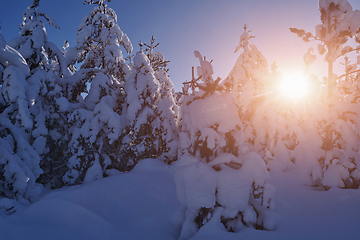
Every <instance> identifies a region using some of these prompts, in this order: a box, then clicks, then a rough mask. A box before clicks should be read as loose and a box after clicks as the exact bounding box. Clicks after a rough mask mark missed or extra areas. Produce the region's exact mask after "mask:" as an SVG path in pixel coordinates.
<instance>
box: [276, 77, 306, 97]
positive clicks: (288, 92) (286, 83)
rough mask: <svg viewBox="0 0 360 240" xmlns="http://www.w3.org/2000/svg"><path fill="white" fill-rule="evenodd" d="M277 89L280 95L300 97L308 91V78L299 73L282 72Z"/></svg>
mask: <svg viewBox="0 0 360 240" xmlns="http://www.w3.org/2000/svg"><path fill="white" fill-rule="evenodd" d="M279 90H280V92H281V95H282V96H284V97H285V98H287V99H292V100H299V99H302V98H304V97H307V96H308V94H309V93H310V84H309V79H308V77H307V76H306V75H304V74H301V73H296V72H289V73H284V74H283V77H282V79H281V81H280V85H279Z"/></svg>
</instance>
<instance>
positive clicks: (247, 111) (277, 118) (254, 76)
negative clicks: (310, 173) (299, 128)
mask: <svg viewBox="0 0 360 240" xmlns="http://www.w3.org/2000/svg"><path fill="white" fill-rule="evenodd" d="M251 33H252V32H251V31H248V30H247V26H246V25H245V26H244V33H243V34H242V35H241V36H240V42H239V45H238V47H237V48H236V50H235V52H237V51H240V52H241V53H240V56H239V58H238V60H237V62H236V63H235V65H234V67H233V69H232V70H231V72H230V74H229V75H228V77H227V78H226V79H225V80H224V81H223V83H222V85H223V86H224V89H225V91H226V92H229V93H230V94H232V95H233V97H234V98H236V99H238V101H237V103H236V105H237V106H238V107H239V117H240V119H241V121H242V122H243V126H244V127H243V128H244V130H243V131H244V138H245V144H246V145H247V147H248V148H249V149H250V150H251V151H255V152H257V153H258V154H260V156H261V157H263V158H264V159H265V161H266V163H267V167H268V168H270V169H273V168H277V169H279V170H285V169H288V168H291V166H292V165H293V163H292V162H291V156H290V151H291V148H293V147H294V146H295V145H296V140H295V139H294V136H295V135H294V129H293V128H294V126H293V124H292V123H291V121H290V118H291V117H292V116H291V112H290V108H289V107H288V106H287V105H286V104H284V99H283V98H281V94H280V93H279V89H278V85H279V83H280V79H281V73H280V72H278V71H277V66H276V65H275V63H274V64H272V73H270V72H269V69H268V63H267V60H266V58H265V57H264V55H263V54H262V53H261V51H259V50H258V48H257V47H256V46H255V45H254V44H251V41H250V40H251V39H252V38H254V36H252V35H251Z"/></svg>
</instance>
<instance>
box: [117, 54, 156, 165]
mask: <svg viewBox="0 0 360 240" xmlns="http://www.w3.org/2000/svg"><path fill="white" fill-rule="evenodd" d="M125 91H126V94H127V97H126V103H127V110H126V113H127V120H128V121H129V125H128V127H127V130H126V135H125V136H124V138H123V140H122V144H121V147H120V150H119V155H118V162H119V169H121V170H122V171H128V170H131V169H132V168H133V167H134V166H135V165H136V164H137V163H138V162H139V161H140V160H141V159H144V158H156V157H158V156H159V152H158V150H159V144H160V142H159V136H158V134H159V132H158V129H157V128H158V127H159V124H160V122H159V117H158V116H157V115H156V105H157V101H158V99H159V97H160V83H159V81H158V80H157V79H156V78H155V76H154V70H153V68H152V66H151V64H150V61H149V59H148V57H147V56H146V55H145V54H144V52H143V51H142V50H140V51H139V52H137V53H136V55H135V57H134V59H133V67H132V74H131V76H130V77H129V78H128V79H127V82H126V85H125Z"/></svg>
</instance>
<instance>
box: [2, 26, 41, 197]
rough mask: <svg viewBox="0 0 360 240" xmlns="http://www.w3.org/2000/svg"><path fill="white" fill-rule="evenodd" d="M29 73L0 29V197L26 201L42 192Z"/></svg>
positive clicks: (20, 57)
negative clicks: (31, 136)
mask: <svg viewBox="0 0 360 240" xmlns="http://www.w3.org/2000/svg"><path fill="white" fill-rule="evenodd" d="M29 75H30V71H29V67H28V65H27V64H26V62H25V59H24V58H23V57H22V56H21V55H20V54H19V52H17V51H16V50H15V49H13V48H12V47H10V46H9V45H7V44H6V42H5V39H4V37H3V36H2V34H1V32H0V90H1V98H0V151H1V154H0V198H3V197H7V198H13V199H16V200H18V201H20V202H23V203H24V199H26V200H30V201H34V200H36V198H37V196H38V195H39V194H40V193H41V189H40V188H39V187H38V186H37V185H36V183H35V181H36V179H37V178H38V177H39V175H40V174H41V173H42V171H41V169H40V166H39V163H40V157H39V154H38V153H37V152H36V151H35V150H34V149H33V147H32V146H31V145H30V144H29V142H28V140H29V134H28V132H29V131H31V128H32V126H33V120H32V117H31V115H30V112H29V108H28V105H29V104H28V101H27V96H26V92H27V90H29V85H28V83H27V82H26V78H27V77H28V76H29Z"/></svg>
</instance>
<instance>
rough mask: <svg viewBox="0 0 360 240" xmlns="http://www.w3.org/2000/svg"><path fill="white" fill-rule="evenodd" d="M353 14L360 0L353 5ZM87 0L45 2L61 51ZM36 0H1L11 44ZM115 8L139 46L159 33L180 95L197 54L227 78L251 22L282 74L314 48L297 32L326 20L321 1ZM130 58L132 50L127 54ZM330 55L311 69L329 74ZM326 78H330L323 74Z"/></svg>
mask: <svg viewBox="0 0 360 240" xmlns="http://www.w3.org/2000/svg"><path fill="white" fill-rule="evenodd" d="M348 1H349V3H350V4H351V5H352V7H353V9H360V1H358V0H348ZM83 2H84V1H83V0H57V1H55V0H51V1H50V0H41V1H40V11H41V12H46V13H48V14H49V15H50V16H52V17H53V18H54V19H55V21H56V22H57V23H58V25H59V26H60V30H58V29H54V28H53V27H51V26H49V25H48V24H46V25H45V26H46V28H47V32H48V37H49V40H50V41H52V42H54V43H55V44H56V45H57V46H58V47H59V48H61V46H62V44H63V42H64V41H65V40H69V42H70V45H71V46H74V45H75V44H76V42H75V39H76V30H77V27H78V25H79V24H80V23H81V20H82V19H83V18H84V17H85V16H86V15H87V14H89V13H90V12H91V10H92V8H93V7H94V6H91V5H90V6H89V5H83ZM31 3H32V0H12V1H9V0H0V21H1V23H0V26H1V32H2V34H3V35H4V37H5V39H6V41H9V40H10V39H12V38H13V37H16V36H17V34H18V32H19V24H20V23H21V21H22V15H23V12H24V10H25V9H26V8H27V7H28V6H29V5H30V4H31ZM108 6H109V7H111V8H113V9H114V10H115V12H116V13H117V15H118V25H119V26H120V28H121V29H122V31H123V32H125V33H126V34H127V35H128V36H129V38H130V40H131V42H132V44H133V46H134V52H136V51H138V50H139V46H138V43H139V41H140V40H141V41H143V42H145V43H149V42H150V39H151V36H152V35H154V36H155V38H156V41H157V42H159V43H160V45H159V47H158V48H157V50H158V51H160V52H162V53H163V55H164V56H165V58H166V59H167V60H170V64H169V68H170V71H169V74H170V78H171V80H172V81H173V83H174V85H175V89H176V90H177V91H179V90H180V89H181V86H182V84H181V83H182V82H184V81H187V80H190V79H191V67H192V66H195V67H196V66H198V59H196V58H195V57H194V54H193V52H194V50H198V51H200V53H201V54H202V55H203V56H206V58H207V59H208V60H213V68H214V78H216V77H220V78H222V79H224V78H225V77H226V76H227V74H228V73H229V72H230V70H231V69H232V67H233V65H234V64H235V62H236V59H237V58H238V56H239V53H234V50H235V48H236V47H237V46H238V43H239V38H240V35H241V34H242V33H243V26H244V24H247V25H248V29H250V30H253V35H255V36H256V38H255V39H253V43H254V44H256V46H257V47H258V48H259V50H260V51H262V52H263V54H264V55H265V57H266V58H267V60H268V62H269V64H270V63H272V62H273V61H275V62H276V63H277V64H278V65H279V68H280V70H281V71H286V70H289V69H296V68H302V67H303V60H302V59H303V55H304V54H305V53H306V51H307V49H308V48H309V47H310V45H309V44H306V43H304V42H303V41H302V40H301V39H300V38H298V37H297V36H296V35H295V34H293V33H291V32H290V31H289V27H296V28H304V29H305V30H307V31H311V32H314V28H315V25H317V24H319V23H320V13H319V10H318V1H317V0H251V1H250V0H179V1H173V0H112V1H111V2H110V3H108ZM123 52H124V54H125V51H123ZM321 61H322V57H318V60H317V61H316V62H315V64H314V65H313V66H312V69H310V70H311V71H313V72H315V73H316V74H318V75H321V74H323V75H325V74H326V72H324V73H323V71H324V69H323V66H322V64H321ZM320 77H322V76H320Z"/></svg>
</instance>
